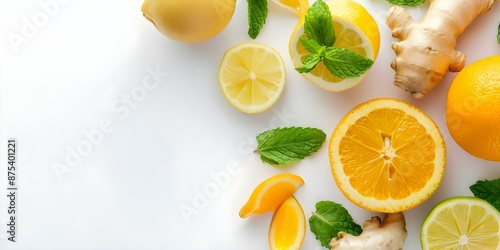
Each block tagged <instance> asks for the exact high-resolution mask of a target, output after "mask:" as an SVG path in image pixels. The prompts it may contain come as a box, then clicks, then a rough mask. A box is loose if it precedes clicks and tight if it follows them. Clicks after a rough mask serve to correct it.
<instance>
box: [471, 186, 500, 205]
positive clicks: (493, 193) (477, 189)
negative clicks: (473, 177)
mask: <svg viewBox="0 0 500 250" xmlns="http://www.w3.org/2000/svg"><path fill="white" fill-rule="evenodd" d="M469 189H470V191H472V193H473V194H474V196H475V197H477V198H481V199H483V200H486V201H487V202H489V203H490V204H491V205H493V206H494V207H496V209H497V210H498V211H500V178H498V179H494V180H483V181H477V182H476V184H474V185H472V186H470V187H469Z"/></svg>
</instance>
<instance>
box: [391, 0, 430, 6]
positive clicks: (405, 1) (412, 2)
mask: <svg viewBox="0 0 500 250" xmlns="http://www.w3.org/2000/svg"><path fill="white" fill-rule="evenodd" d="M387 2H389V3H390V4H395V5H399V6H417V5H420V4H423V3H424V2H425V0H387Z"/></svg>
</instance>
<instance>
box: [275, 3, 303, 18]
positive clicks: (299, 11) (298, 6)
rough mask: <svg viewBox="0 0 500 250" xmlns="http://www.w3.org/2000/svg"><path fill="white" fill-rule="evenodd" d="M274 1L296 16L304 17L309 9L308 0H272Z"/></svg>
mask: <svg viewBox="0 0 500 250" xmlns="http://www.w3.org/2000/svg"><path fill="white" fill-rule="evenodd" d="M272 1H273V2H274V3H276V4H277V5H279V6H280V7H282V8H285V9H287V10H289V11H291V12H292V13H293V14H295V16H297V17H299V18H300V17H302V16H304V15H305V14H306V12H307V10H308V9H309V1H308V0H272Z"/></svg>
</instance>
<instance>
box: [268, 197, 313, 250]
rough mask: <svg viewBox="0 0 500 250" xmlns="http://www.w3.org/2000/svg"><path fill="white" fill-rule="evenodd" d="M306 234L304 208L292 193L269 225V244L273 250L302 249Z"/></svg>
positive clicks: (275, 213)
mask: <svg viewBox="0 0 500 250" xmlns="http://www.w3.org/2000/svg"><path fill="white" fill-rule="evenodd" d="M305 236H306V217H305V215H304V210H303V209H302V206H300V203H299V201H297V199H296V198H295V197H294V196H293V195H292V196H290V197H289V198H288V199H286V200H285V201H284V202H283V204H281V206H279V208H278V210H276V212H274V215H273V219H272V221H271V226H270V227H269V234H268V238H269V246H270V248H271V250H281V249H300V247H301V246H302V243H303V242H304V238H305Z"/></svg>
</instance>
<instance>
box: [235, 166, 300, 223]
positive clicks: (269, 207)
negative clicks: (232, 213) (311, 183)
mask: <svg viewBox="0 0 500 250" xmlns="http://www.w3.org/2000/svg"><path fill="white" fill-rule="evenodd" d="M302 185H304V180H303V179H302V178H301V177H300V176H298V175H294V174H277V175H275V176H273V177H271V178H269V179H267V180H265V181H263V182H262V183H260V184H259V185H258V186H257V187H256V188H255V189H254V190H253V192H252V194H251V195H250V198H248V201H247V203H246V204H245V205H244V206H243V207H242V208H241V210H240V217H241V218H246V217H248V216H251V215H254V214H263V213H266V212H270V211H276V209H278V207H279V206H280V205H281V204H282V203H283V202H284V201H285V200H286V199H288V198H289V197H290V196H292V194H293V193H294V192H295V190H297V188H299V187H300V186H302Z"/></svg>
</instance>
